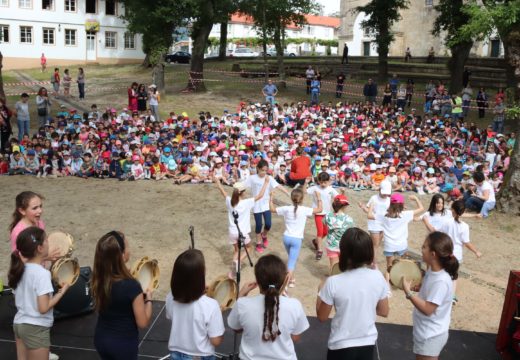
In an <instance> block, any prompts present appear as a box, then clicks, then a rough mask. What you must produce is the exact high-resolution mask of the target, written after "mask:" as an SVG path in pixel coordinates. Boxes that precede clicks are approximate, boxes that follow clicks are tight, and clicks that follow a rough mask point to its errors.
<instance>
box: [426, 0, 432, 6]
mask: <svg viewBox="0 0 520 360" xmlns="http://www.w3.org/2000/svg"><path fill="white" fill-rule="evenodd" d="M425 5H426V6H433V0H425Z"/></svg>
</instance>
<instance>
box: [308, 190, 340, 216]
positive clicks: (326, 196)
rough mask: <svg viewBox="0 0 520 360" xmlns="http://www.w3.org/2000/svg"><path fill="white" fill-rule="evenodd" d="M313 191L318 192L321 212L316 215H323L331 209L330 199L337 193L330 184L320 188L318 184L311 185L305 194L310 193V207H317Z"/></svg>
mask: <svg viewBox="0 0 520 360" xmlns="http://www.w3.org/2000/svg"><path fill="white" fill-rule="evenodd" d="M315 192H318V193H320V198H321V207H322V210H321V212H319V213H317V214H316V215H325V214H328V213H330V212H331V211H332V201H333V200H334V197H335V196H336V195H339V193H338V192H337V191H336V189H334V188H333V187H332V186H327V187H326V188H322V187H321V186H319V185H314V186H311V187H310V188H308V189H307V194H309V195H312V207H313V208H317V207H318V202H317V201H316V195H314V193H315Z"/></svg>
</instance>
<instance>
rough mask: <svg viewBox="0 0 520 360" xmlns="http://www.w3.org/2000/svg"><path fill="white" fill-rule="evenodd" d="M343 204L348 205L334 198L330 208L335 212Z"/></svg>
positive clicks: (341, 207) (343, 205)
mask: <svg viewBox="0 0 520 360" xmlns="http://www.w3.org/2000/svg"><path fill="white" fill-rule="evenodd" d="M345 206H348V205H345V204H342V203H341V201H337V200H336V199H334V201H333V202H332V210H334V214H337V213H338V212H339V211H340V210H341V209H343V207H345Z"/></svg>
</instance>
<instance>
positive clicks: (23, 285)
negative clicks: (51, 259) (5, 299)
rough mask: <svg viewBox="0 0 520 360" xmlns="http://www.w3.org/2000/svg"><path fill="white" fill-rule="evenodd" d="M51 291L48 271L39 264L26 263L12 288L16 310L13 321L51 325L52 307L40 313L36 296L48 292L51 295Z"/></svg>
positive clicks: (52, 290)
mask: <svg viewBox="0 0 520 360" xmlns="http://www.w3.org/2000/svg"><path fill="white" fill-rule="evenodd" d="M53 293H54V289H53V287H52V282H51V273H50V271H49V270H47V269H45V268H44V267H43V266H41V265H40V264H33V263H26V264H25V269H24V272H23V275H22V279H21V280H20V282H19V283H18V286H17V287H16V289H15V290H14V301H15V304H16V309H17V310H18V311H17V312H16V315H15V316H14V321H13V323H14V324H31V325H38V326H45V327H51V326H52V323H53V322H54V316H53V312H52V309H50V310H49V311H47V312H46V313H45V314H40V311H39V310H38V296H42V295H47V294H49V295H50V296H51V297H52V294H53Z"/></svg>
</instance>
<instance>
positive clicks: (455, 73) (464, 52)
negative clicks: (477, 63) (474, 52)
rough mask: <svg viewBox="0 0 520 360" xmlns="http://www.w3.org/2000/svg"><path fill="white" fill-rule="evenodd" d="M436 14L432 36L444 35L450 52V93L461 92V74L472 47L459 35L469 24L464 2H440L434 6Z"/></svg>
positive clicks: (468, 41)
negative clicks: (462, 28) (463, 27)
mask: <svg viewBox="0 0 520 360" xmlns="http://www.w3.org/2000/svg"><path fill="white" fill-rule="evenodd" d="M435 10H436V11H437V12H438V16H437V19H435V23H434V24H433V31H432V33H433V34H434V35H437V36H440V35H441V34H442V35H444V38H445V42H446V44H447V45H448V46H449V48H450V51H451V58H450V60H449V61H448V68H449V70H450V92H451V93H452V94H455V93H459V92H460V91H462V87H463V83H462V73H463V72H464V66H465V65H466V61H467V60H468V57H469V52H470V51H471V48H472V47H473V40H472V39H471V37H469V36H464V35H463V34H461V33H460V28H461V27H462V26H464V25H466V24H467V23H468V22H469V15H468V14H467V13H466V12H465V11H464V0H440V1H439V4H438V5H436V6H435Z"/></svg>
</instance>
